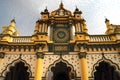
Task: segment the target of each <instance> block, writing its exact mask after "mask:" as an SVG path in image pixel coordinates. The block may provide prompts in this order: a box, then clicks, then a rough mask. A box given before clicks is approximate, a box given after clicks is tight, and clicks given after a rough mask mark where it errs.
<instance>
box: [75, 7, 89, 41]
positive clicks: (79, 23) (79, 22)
mask: <svg viewBox="0 0 120 80" xmlns="http://www.w3.org/2000/svg"><path fill="white" fill-rule="evenodd" d="M74 26H75V35H76V39H81V40H88V37H87V34H88V33H87V25H86V21H85V19H83V18H82V11H80V10H79V9H78V8H77V7H76V9H75V11H74Z"/></svg>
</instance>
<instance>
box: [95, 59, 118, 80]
mask: <svg viewBox="0 0 120 80" xmlns="http://www.w3.org/2000/svg"><path fill="white" fill-rule="evenodd" d="M95 69H96V72H94V78H95V80H120V73H118V72H117V71H116V69H115V67H114V66H111V65H110V64H109V63H107V62H105V61H102V62H100V63H99V66H96V67H95Z"/></svg>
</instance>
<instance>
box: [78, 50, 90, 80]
mask: <svg viewBox="0 0 120 80" xmlns="http://www.w3.org/2000/svg"><path fill="white" fill-rule="evenodd" d="M86 54H87V53H86V52H80V53H79V58H80V67H81V75H82V77H81V80H88V68H87V60H86Z"/></svg>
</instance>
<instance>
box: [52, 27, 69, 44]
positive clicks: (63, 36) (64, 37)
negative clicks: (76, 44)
mask: <svg viewBox="0 0 120 80" xmlns="http://www.w3.org/2000/svg"><path fill="white" fill-rule="evenodd" d="M68 40H69V30H68V29H67V28H56V29H54V41H55V42H57V43H65V42H67V41H68Z"/></svg>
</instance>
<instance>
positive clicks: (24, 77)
mask: <svg viewBox="0 0 120 80" xmlns="http://www.w3.org/2000/svg"><path fill="white" fill-rule="evenodd" d="M27 70H28V67H26V66H25V64H24V63H23V62H21V61H20V62H18V63H16V64H15V66H11V67H10V71H9V72H7V74H6V77H5V79H4V80H29V72H27Z"/></svg>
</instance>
